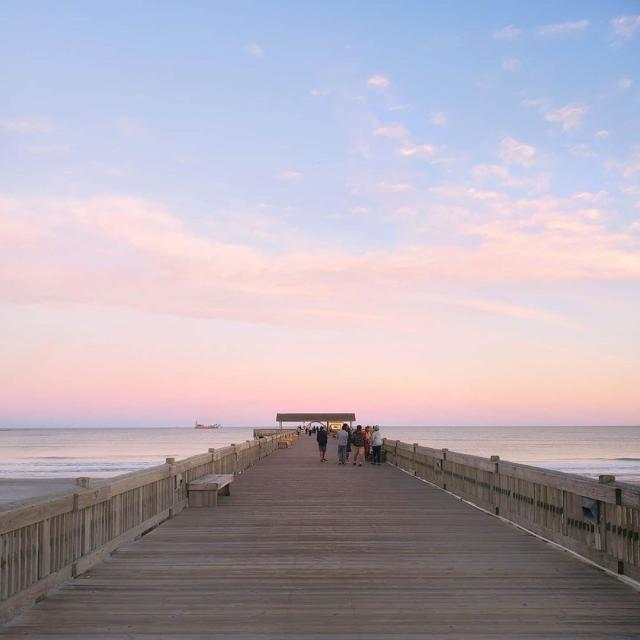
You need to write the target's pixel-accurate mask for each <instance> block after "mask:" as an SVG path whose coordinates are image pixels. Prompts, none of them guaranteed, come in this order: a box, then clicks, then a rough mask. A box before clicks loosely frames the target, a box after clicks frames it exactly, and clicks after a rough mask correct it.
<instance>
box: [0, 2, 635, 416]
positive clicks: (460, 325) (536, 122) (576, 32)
mask: <svg viewBox="0 0 640 640" xmlns="http://www.w3.org/2000/svg"><path fill="white" fill-rule="evenodd" d="M0 80H1V82H0V332H1V335H2V338H1V340H0V427H29V426H31V427H42V426H174V425H184V426H187V425H190V424H192V423H193V421H195V420H199V421H205V422H221V423H223V424H227V425H251V424H260V425H264V424H272V423H273V422H274V419H275V414H276V412H277V411H283V412H294V411H355V412H356V415H357V418H358V420H359V421H362V422H363V423H365V424H366V423H380V424H397V425H412V424H413V425H443V424H444V425H446V424H455V425H523V426H525V425H556V424H557V425H562V424H572V425H579V424H619V425H624V424H639V423H640V402H639V397H640V394H639V392H638V389H640V117H639V114H640V3H638V2H637V1H615V0H612V1H609V2H606V3H604V2H600V1H592V2H590V1H584V0H582V1H580V2H571V1H566V2H562V3H556V2H536V3H523V2H519V1H517V2H516V1H514V2H497V1H496V2H490V1H485V2H476V1H473V2H471V1H469V2H459V1H458V2H429V3H426V2H410V1H403V2H366V3H365V2H348V1H347V2H344V1H341V2H332V1H323V2H316V3H300V2H255V3H252V2H233V3H223V2H195V1H191V2H165V1H160V2H140V1H137V2H117V1H115V2H109V3H81V2H36V1H29V2H23V1H20V2H15V1H12V0H5V1H4V2H3V3H2V6H1V7H0Z"/></svg>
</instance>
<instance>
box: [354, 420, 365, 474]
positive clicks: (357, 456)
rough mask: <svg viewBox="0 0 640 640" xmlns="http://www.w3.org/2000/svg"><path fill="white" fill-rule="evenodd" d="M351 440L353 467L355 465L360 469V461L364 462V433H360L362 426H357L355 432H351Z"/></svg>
mask: <svg viewBox="0 0 640 640" xmlns="http://www.w3.org/2000/svg"><path fill="white" fill-rule="evenodd" d="M351 440H352V442H353V448H354V450H355V453H354V454H353V466H354V467H355V466H356V464H357V465H358V466H359V467H361V466H362V461H363V460H364V432H363V431H362V425H361V424H359V425H358V426H357V427H356V430H355V431H354V432H353V435H352V436H351Z"/></svg>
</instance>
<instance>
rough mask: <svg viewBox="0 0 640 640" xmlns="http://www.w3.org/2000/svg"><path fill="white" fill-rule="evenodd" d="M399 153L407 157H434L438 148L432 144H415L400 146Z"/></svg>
mask: <svg viewBox="0 0 640 640" xmlns="http://www.w3.org/2000/svg"><path fill="white" fill-rule="evenodd" d="M398 153H399V154H400V155H401V156H404V157H405V158H429V159H430V158H433V157H434V156H435V154H436V148H435V147H434V146H433V145H432V144H415V145H409V146H406V147H400V149H398Z"/></svg>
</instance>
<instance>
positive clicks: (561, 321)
mask: <svg viewBox="0 0 640 640" xmlns="http://www.w3.org/2000/svg"><path fill="white" fill-rule="evenodd" d="M431 299H432V300H433V301H434V302H439V303H441V304H446V305H451V306H455V307H462V308H464V309H469V310H472V311H479V312H482V313H489V314H491V315H498V316H506V317H508V318H517V319H521V320H532V321H535V322H542V323H543V324H548V325H551V326H559V327H564V328H565V329H571V330H584V328H585V327H584V325H583V324H581V323H579V322H577V321H575V320H573V319H571V318H568V317H566V316H563V315H562V314H559V313H554V312H551V311H544V310H542V309H536V308H535V307H526V306H522V305H517V304H510V303H508V302H498V301H494V300H484V299H477V298H455V297H448V296H440V297H433V296H432V297H431Z"/></svg>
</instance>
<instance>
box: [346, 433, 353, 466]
mask: <svg viewBox="0 0 640 640" xmlns="http://www.w3.org/2000/svg"><path fill="white" fill-rule="evenodd" d="M347 433H348V434H349V439H348V440H347V462H349V454H350V453H351V437H352V436H353V430H352V429H351V427H347Z"/></svg>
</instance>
